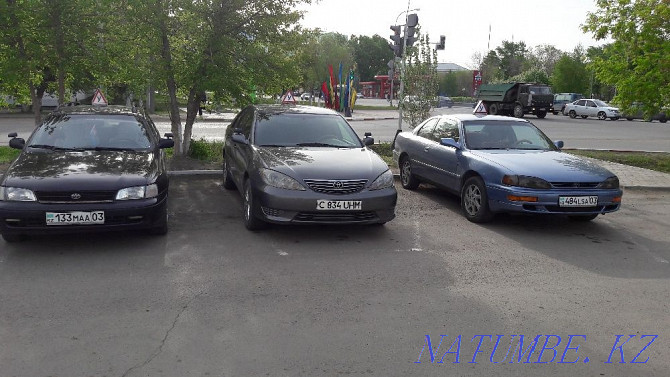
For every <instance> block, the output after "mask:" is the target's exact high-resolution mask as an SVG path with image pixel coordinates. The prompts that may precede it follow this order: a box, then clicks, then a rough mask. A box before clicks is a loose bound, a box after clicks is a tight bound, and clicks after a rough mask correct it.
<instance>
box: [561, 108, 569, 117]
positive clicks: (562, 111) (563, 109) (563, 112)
mask: <svg viewBox="0 0 670 377" xmlns="http://www.w3.org/2000/svg"><path fill="white" fill-rule="evenodd" d="M561 114H563V115H568V114H567V113H566V112H565V106H563V107H561Z"/></svg>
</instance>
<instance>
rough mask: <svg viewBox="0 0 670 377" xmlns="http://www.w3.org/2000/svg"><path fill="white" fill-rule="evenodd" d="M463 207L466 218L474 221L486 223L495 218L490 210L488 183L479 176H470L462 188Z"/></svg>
mask: <svg viewBox="0 0 670 377" xmlns="http://www.w3.org/2000/svg"><path fill="white" fill-rule="evenodd" d="M461 208H462V209H463V214H464V215H465V218H466V219H468V220H470V221H472V222H473V223H484V222H488V221H491V219H493V213H491V211H490V210H489V201H488V196H487V194H486V185H485V184H484V181H483V180H482V179H481V178H480V177H478V176H475V177H470V178H468V180H467V181H465V184H464V185H463V187H462V188H461Z"/></svg>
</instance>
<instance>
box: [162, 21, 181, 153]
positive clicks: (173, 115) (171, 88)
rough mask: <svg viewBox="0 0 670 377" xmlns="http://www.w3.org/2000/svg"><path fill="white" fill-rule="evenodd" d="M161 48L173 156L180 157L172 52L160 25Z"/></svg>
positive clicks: (164, 28)
mask: <svg viewBox="0 0 670 377" xmlns="http://www.w3.org/2000/svg"><path fill="white" fill-rule="evenodd" d="M161 40H162V48H161V55H162V57H163V62H164V64H165V69H166V72H167V89H168V95H169V96H170V123H171V124H172V134H173V135H174V154H175V155H176V156H181V155H183V154H184V146H183V142H182V140H183V139H182V133H181V132H182V130H181V115H180V114H179V101H178V100H177V82H176V81H175V78H174V70H173V68H172V52H171V50H170V40H169V39H168V34H167V27H166V25H165V24H162V25H161Z"/></svg>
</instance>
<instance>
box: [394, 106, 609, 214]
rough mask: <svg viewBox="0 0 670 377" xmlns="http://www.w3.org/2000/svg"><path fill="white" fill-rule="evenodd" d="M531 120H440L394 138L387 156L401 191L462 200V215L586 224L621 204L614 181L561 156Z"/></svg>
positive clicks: (596, 168) (469, 117)
mask: <svg viewBox="0 0 670 377" xmlns="http://www.w3.org/2000/svg"><path fill="white" fill-rule="evenodd" d="M562 146H563V142H561V141H557V142H556V143H553V142H552V141H551V140H550V139H549V138H548V137H547V136H545V135H544V134H543V133H542V131H540V130H539V129H538V128H537V127H535V126H534V125H533V124H532V123H530V122H528V121H525V120H522V119H514V118H508V117H503V116H495V115H486V116H478V115H470V114H457V115H442V116H436V117H432V118H429V119H427V120H426V121H424V122H423V123H422V124H420V125H419V126H417V127H415V128H414V130H413V131H411V132H401V133H400V134H398V135H397V137H396V140H395V141H394V146H393V158H394V159H395V160H396V161H397V162H398V166H399V168H400V182H401V184H402V186H403V187H404V188H406V189H408V190H413V189H416V188H417V187H419V184H420V183H421V182H429V183H432V184H434V185H437V186H439V187H441V188H444V189H446V190H447V191H450V192H452V193H454V194H456V195H459V196H460V198H461V208H462V212H463V214H464V215H465V217H466V218H467V219H468V220H470V221H472V222H486V221H490V220H491V219H492V218H493V215H494V214H495V213H498V212H519V213H525V214H552V215H567V216H568V217H569V218H570V219H572V220H576V221H590V220H593V219H594V218H596V217H597V216H598V215H599V214H604V213H609V212H614V211H617V210H618V209H619V206H620V205H621V195H622V191H621V189H620V188H619V179H618V178H617V177H616V175H614V174H613V173H612V172H610V171H608V170H607V169H604V168H602V167H601V166H599V165H597V164H595V163H592V162H590V161H587V160H584V159H582V158H580V157H577V156H574V155H570V154H567V153H563V152H561V150H560V149H559V148H561V147H562Z"/></svg>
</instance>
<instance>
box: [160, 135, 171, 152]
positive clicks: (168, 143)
mask: <svg viewBox="0 0 670 377" xmlns="http://www.w3.org/2000/svg"><path fill="white" fill-rule="evenodd" d="M165 136H167V135H165ZM172 147H174V140H172V139H160V140H159V141H158V148H160V149H164V148H172Z"/></svg>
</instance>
